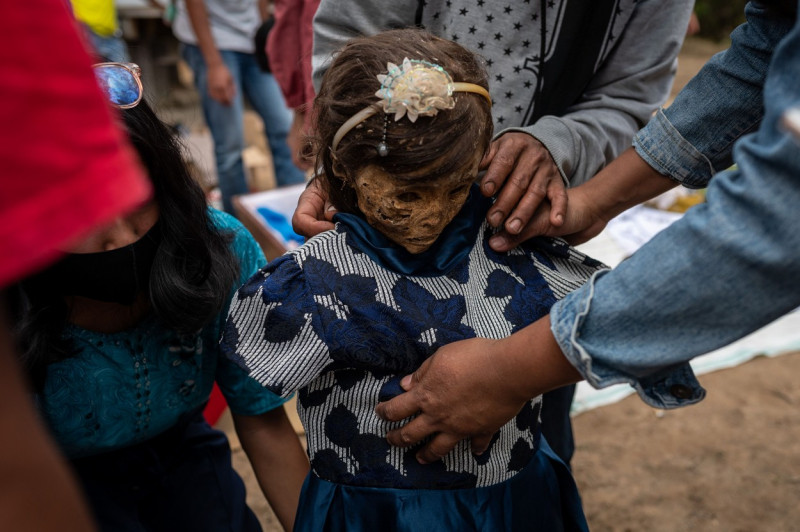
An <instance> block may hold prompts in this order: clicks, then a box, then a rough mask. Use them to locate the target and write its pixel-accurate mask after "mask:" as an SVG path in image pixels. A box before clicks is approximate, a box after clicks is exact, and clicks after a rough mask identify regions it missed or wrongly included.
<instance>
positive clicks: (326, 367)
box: [222, 189, 603, 530]
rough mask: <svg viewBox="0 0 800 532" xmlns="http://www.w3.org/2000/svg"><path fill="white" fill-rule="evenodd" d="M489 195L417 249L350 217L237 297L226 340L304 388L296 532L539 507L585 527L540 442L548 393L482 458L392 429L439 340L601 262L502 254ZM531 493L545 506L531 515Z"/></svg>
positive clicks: (538, 297)
mask: <svg viewBox="0 0 800 532" xmlns="http://www.w3.org/2000/svg"><path fill="white" fill-rule="evenodd" d="M488 206H489V204H488V202H487V201H486V200H485V199H484V198H482V197H480V194H479V193H477V192H476V189H474V190H473V192H472V194H471V195H470V199H469V200H468V203H467V205H466V206H465V208H464V209H462V211H461V213H459V215H458V216H457V217H456V219H454V220H453V222H451V224H450V225H449V226H448V227H447V229H446V230H445V232H444V234H443V235H442V236H441V237H440V238H439V240H437V242H436V243H435V244H434V246H433V247H432V248H431V249H429V250H428V251H426V252H424V253H422V254H417V255H411V254H409V253H407V252H405V250H403V249H402V248H399V247H398V246H396V245H394V244H393V243H391V241H389V240H388V239H386V237H384V236H383V235H381V234H380V233H378V232H377V231H375V230H373V229H372V228H371V227H369V226H368V225H367V224H366V222H365V221H364V220H363V219H361V218H359V217H356V216H354V215H341V214H340V215H337V216H338V218H337V219H338V223H337V226H336V229H335V230H333V231H328V232H325V233H323V234H321V235H318V236H317V237H315V238H313V239H311V240H310V241H309V242H307V243H306V244H305V245H303V246H302V247H300V248H298V249H296V250H294V251H292V252H289V253H287V254H286V255H284V256H282V257H280V258H279V259H277V260H275V261H273V262H272V263H270V264H269V265H268V266H267V267H266V268H264V269H262V270H261V271H259V272H258V273H257V274H256V275H255V276H253V277H252V278H251V279H250V281H249V282H248V283H247V284H245V285H244V286H243V287H242V288H241V289H240V290H239V292H238V294H237V295H236V297H235V298H234V301H233V303H232V306H231V311H230V314H229V319H228V323H227V326H226V330H225V332H224V335H223V340H222V348H223V351H224V352H225V353H226V354H227V355H228V356H230V357H231V358H233V359H234V360H236V361H238V362H239V363H240V364H242V365H243V366H244V367H245V368H246V369H247V370H249V371H250V375H251V376H252V377H254V378H255V379H256V380H257V381H259V382H261V383H262V384H263V385H264V386H266V387H267V388H268V389H270V390H272V391H273V392H275V393H277V394H279V395H282V396H286V395H289V394H291V393H293V392H295V391H298V390H299V395H298V412H299V414H300V418H301V420H302V422H303V426H304V427H305V430H306V434H307V437H308V453H309V457H310V460H311V466H312V473H311V474H310V475H309V478H308V479H307V481H306V486H305V487H304V492H303V496H302V498H301V506H300V509H299V510H298V522H297V527H298V528H299V529H308V530H314V529H316V530H321V529H322V527H329V528H330V529H338V528H341V529H347V530H353V529H371V528H373V527H374V526H378V525H381V526H383V525H387V524H389V525H391V524H396V526H398V527H399V528H398V529H405V527H406V526H408V527H409V528H411V527H415V528H418V527H419V526H420V525H426V524H430V525H431V526H435V527H436V529H437V530H442V529H453V530H464V529H471V528H476V529H487V526H488V528H489V529H495V528H500V529H502V528H514V525H513V523H525V524H526V527H527V526H528V525H529V524H530V523H531V519H534V520H537V519H538V520H541V523H542V526H544V527H546V528H545V529H547V530H558V529H559V528H560V527H559V526H556V525H558V523H561V525H562V526H563V527H564V529H575V527H576V526H577V528H581V526H585V521H584V520H583V514H582V510H581V509H580V502H579V498H578V497H577V492H576V491H575V488H574V484H573V483H572V480H571V477H570V476H569V474H568V472H566V468H565V467H564V466H563V464H561V465H560V466H559V465H558V464H556V465H551V464H552V463H553V460H554V458H552V457H547V458H546V459H545V457H544V456H543V455H544V453H542V452H539V451H540V450H541V449H542V448H543V447H546V445H545V444H543V440H541V439H540V425H539V410H540V407H541V397H538V398H535V399H533V400H532V401H530V402H529V403H528V404H527V405H526V406H525V407H524V408H523V410H522V411H521V412H520V413H519V414H518V415H517V416H516V418H515V419H514V420H512V421H510V422H509V423H507V424H506V425H505V426H504V427H503V428H502V429H501V430H500V431H499V432H498V434H497V435H496V436H495V438H494V440H493V442H492V444H491V446H490V448H489V450H488V451H487V452H485V453H484V454H482V455H481V456H475V455H473V454H472V453H471V452H470V448H469V442H461V443H460V444H459V445H458V446H457V447H456V449H455V450H454V451H453V452H451V453H450V454H448V455H447V456H446V457H444V458H443V459H442V460H441V461H440V462H437V463H435V464H430V465H420V464H419V463H418V462H417V461H416V459H415V457H414V456H415V452H416V448H411V449H401V448H396V447H392V446H390V445H389V444H388V443H387V441H386V439H385V435H386V433H387V431H388V430H390V429H392V428H395V427H396V426H397V424H396V423H389V422H386V421H383V420H382V419H380V418H378V417H377V416H376V415H375V412H374V408H375V405H376V404H377V403H378V402H379V401H380V400H385V399H386V398H388V397H391V396H393V395H395V394H396V393H400V392H401V391H402V390H401V389H400V388H399V384H398V381H399V379H400V378H401V377H402V376H404V375H406V374H408V373H410V372H412V371H414V369H416V368H417V367H418V366H419V365H420V364H421V363H422V362H423V361H424V360H425V359H426V358H427V357H429V356H430V355H431V354H433V353H434V352H435V351H436V349H438V348H439V347H441V346H443V345H445V344H448V343H450V342H454V341H456V340H461V339H464V338H472V337H476V336H477V337H485V338H503V337H506V336H508V335H510V334H511V333H513V332H515V331H517V330H519V329H521V328H523V327H525V326H526V325H529V324H530V323H532V322H533V321H535V320H536V319H538V318H540V317H541V316H544V315H545V314H547V312H548V310H549V309H550V307H551V306H552V304H553V303H554V302H555V301H556V300H557V299H559V298H561V297H563V296H564V295H565V294H566V293H568V292H570V291H571V290H574V289H575V288H577V287H578V286H580V285H581V284H583V283H584V282H585V281H586V280H587V279H588V278H589V277H590V276H591V275H592V273H594V272H595V271H597V270H598V269H600V268H602V267H603V266H602V264H600V263H598V262H597V261H595V260H593V259H590V258H588V257H586V256H584V255H582V254H580V253H579V252H577V251H575V250H574V249H572V248H570V247H569V246H568V245H567V244H566V243H564V242H563V241H560V240H556V239H535V240H532V241H530V242H528V243H526V244H525V245H523V246H521V247H519V248H517V249H515V250H513V251H511V252H509V253H496V252H494V251H493V250H491V249H490V248H489V245H488V239H489V236H491V229H490V228H489V226H488V225H487V224H485V222H483V218H484V216H485V214H486V211H487V209H488ZM535 458H536V459H535ZM556 460H557V459H556ZM559 467H560V469H559ZM553 468H556V469H558V471H557V472H555V473H554V472H553V471H554V470H553ZM545 471H549V472H546V473H545ZM523 472H524V473H525V474H524V475H522V473H523ZM523 477H524V478H525V481H524V482H523V481H522V480H520V479H522V478H523ZM530 477H537V478H538V480H534V481H531V480H530ZM542 477H547V480H546V481H545V479H543V478H542ZM562 477H563V478H562ZM515 479H516V480H515ZM510 486H511V489H509V487H510ZM514 486H516V487H514ZM509 493H511V495H509ZM554 493H555V494H556V495H554ZM477 494H480V495H479V497H478V498H479V499H482V500H484V502H481V503H478V502H476V500H475V497H476V496H478V495H477ZM509 497H510V498H509ZM554 497H555V498H554ZM378 499H380V501H381V502H380V503H378V502H377V501H378ZM411 500H415V501H417V502H415V503H414V504H412V503H411V502H410V501H411ZM512 500H513V501H512ZM533 500H539V501H542V503H543V504H542V506H545V507H547V508H546V509H545V513H547V515H544V514H543V513H542V510H541V509H539V510H537V512H538V513H537V514H536V515H535V516H531V515H530V514H531V509H532V507H535V506H537V504H534V503H533V502H532V501H533ZM486 501H490V502H486ZM498 501H501V502H500V503H499V505H498V504H497V503H498ZM502 501H505V502H502ZM512 502H513V504H512ZM420 504H421V506H419V505H420ZM487 504H489V505H492V504H494V505H495V506H497V508H496V509H495V510H492V511H489V510H487V507H486V505H487ZM481 506H482V507H481ZM553 506H557V507H556V508H553ZM567 506H569V508H566V507H567ZM428 507H430V511H433V512H434V513H433V514H430V512H429V511H428V510H427V509H426V508H428ZM448 508H450V510H448ZM467 508H472V509H471V510H467ZM565 508H566V509H565ZM472 514H475V515H472ZM564 515H566V516H567V517H564ZM499 522H503V523H506V524H505V525H498V523H499ZM400 523H404V524H403V526H400ZM575 523H578V524H577V525H576V524H575ZM551 525H553V526H551ZM326 529H327V528H326Z"/></svg>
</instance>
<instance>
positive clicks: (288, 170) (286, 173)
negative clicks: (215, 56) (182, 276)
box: [181, 44, 305, 214]
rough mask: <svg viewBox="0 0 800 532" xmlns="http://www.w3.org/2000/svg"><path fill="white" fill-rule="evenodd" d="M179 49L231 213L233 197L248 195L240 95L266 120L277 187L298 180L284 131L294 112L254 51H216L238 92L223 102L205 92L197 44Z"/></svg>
mask: <svg viewBox="0 0 800 532" xmlns="http://www.w3.org/2000/svg"><path fill="white" fill-rule="evenodd" d="M181 54H182V55H183V58H184V60H185V61H186V62H187V63H188V65H189V68H191V69H192V72H193V73H194V83H195V87H196V88H197V92H198V93H200V98H201V103H202V106H203V115H204V116H205V119H206V123H207V124H208V128H209V129H210V130H211V136H212V137H213V139H214V156H215V159H216V163H217V178H218V179H219V189H220V191H221V192H222V205H223V208H224V209H225V211H226V212H228V213H231V214H234V212H233V205H232V203H231V199H232V198H233V196H236V195H238V194H246V193H247V192H248V190H247V182H246V180H245V174H244V163H243V161H242V150H243V149H244V148H245V143H244V119H243V117H244V98H243V96H246V97H247V100H248V101H249V102H250V104H251V105H252V106H253V108H254V109H255V111H256V112H257V113H258V114H259V116H261V119H262V120H263V121H264V130H265V132H266V136H267V141H268V142H269V148H270V151H271V152H272V160H273V163H274V165H275V181H276V182H277V184H278V186H283V185H291V184H295V183H302V182H303V180H304V178H305V175H304V173H303V172H302V171H301V170H300V169H299V168H297V167H296V166H295V165H294V163H292V154H291V152H290V151H289V146H288V144H286V136H287V134H288V133H289V127H290V126H291V123H292V112H291V110H290V109H288V108H287V107H286V103H285V102H284V99H283V94H281V90H280V87H279V86H278V83H277V82H276V81H275V78H274V77H272V75H271V74H267V73H265V72H262V71H261V70H260V69H259V67H258V63H257V62H256V58H255V55H253V54H246V53H242V52H232V51H228V50H220V54H221V55H222V60H223V61H224V62H225V65H226V66H227V67H228V70H230V72H231V75H232V76H233V79H234V82H235V83H236V97H235V98H234V101H233V103H232V104H231V105H229V106H228V105H223V104H221V103H219V102H218V101H216V100H214V99H213V98H211V97H210V96H209V94H208V85H207V75H206V73H207V71H206V63H205V61H204V59H203V54H202V53H201V52H200V48H198V47H197V46H194V45H191V44H184V45H183V46H182V47H181Z"/></svg>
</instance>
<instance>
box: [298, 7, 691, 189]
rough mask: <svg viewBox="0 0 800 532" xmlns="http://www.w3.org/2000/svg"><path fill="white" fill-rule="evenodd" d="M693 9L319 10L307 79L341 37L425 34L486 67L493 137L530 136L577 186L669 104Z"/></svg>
mask: <svg viewBox="0 0 800 532" xmlns="http://www.w3.org/2000/svg"><path fill="white" fill-rule="evenodd" d="M693 4H694V2H692V1H691V0H673V1H669V2H663V1H657V0H638V1H637V0H592V1H587V0H502V1H497V0H393V1H392V2H379V1H376V0H322V2H321V3H320V7H319V10H318V11H317V15H316V17H315V19H314V58H313V64H314V80H315V84H316V86H317V87H319V82H320V80H321V77H322V73H323V72H324V70H325V68H326V64H327V62H328V61H329V59H330V57H331V55H332V53H334V52H335V50H336V49H338V48H339V47H340V46H342V45H343V44H344V43H345V41H346V40H347V39H348V38H351V37H353V36H356V35H372V34H375V33H378V32H380V31H382V30H385V29H389V28H398V27H410V26H414V25H419V26H422V27H424V28H425V29H427V30H428V31H430V32H432V33H434V34H436V35H438V36H440V37H444V38H448V39H451V40H454V41H456V42H458V43H460V44H462V45H464V46H465V47H467V48H469V49H470V50H472V51H474V52H476V53H478V54H480V55H481V56H482V57H483V58H484V59H485V60H486V64H487V67H488V70H489V74H490V91H491V94H492V99H493V102H494V105H493V108H492V115H493V117H494V124H495V131H496V132H497V133H498V135H502V134H503V133H506V132H508V131H514V130H517V131H525V132H527V133H529V134H531V135H533V136H534V137H536V138H537V139H538V140H539V141H541V142H542V143H543V144H544V145H545V146H546V147H547V149H548V150H549V151H550V153H551V155H552V156H553V159H554V160H555V162H556V164H557V165H558V167H559V170H560V171H561V174H562V176H563V177H564V179H565V180H567V182H569V183H570V184H571V185H577V184H580V183H582V182H584V181H586V180H588V179H589V178H590V177H592V176H593V175H594V174H595V173H597V171H598V170H600V169H601V168H602V167H603V166H604V165H605V164H606V163H608V162H609V161H611V160H612V159H613V158H615V157H616V156H617V155H619V154H620V153H621V152H622V151H623V150H624V149H625V148H627V147H629V146H630V144H631V139H632V138H633V134H634V133H635V132H636V131H637V130H638V129H639V128H641V127H642V126H643V125H644V124H645V123H647V121H648V120H649V118H650V116H651V114H652V113H653V111H655V110H656V109H657V108H658V107H659V106H660V105H662V104H663V103H664V102H665V101H666V99H667V97H668V95H669V90H670V87H671V85H672V80H673V77H674V73H675V65H676V57H677V54H678V51H679V49H680V46H681V44H682V42H683V37H684V35H685V33H686V28H687V24H688V21H689V16H690V14H691V9H692V6H693ZM412 59H413V58H412ZM398 60H402V58H398ZM459 81H469V80H459Z"/></svg>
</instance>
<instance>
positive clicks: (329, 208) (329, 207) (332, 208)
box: [326, 205, 336, 212]
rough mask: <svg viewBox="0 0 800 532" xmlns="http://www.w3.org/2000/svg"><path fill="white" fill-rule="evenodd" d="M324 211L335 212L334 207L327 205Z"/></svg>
mask: <svg viewBox="0 0 800 532" xmlns="http://www.w3.org/2000/svg"><path fill="white" fill-rule="evenodd" d="M326 210H327V211H328V212H333V211H335V210H336V207H334V206H333V205H328V208H327V209H326Z"/></svg>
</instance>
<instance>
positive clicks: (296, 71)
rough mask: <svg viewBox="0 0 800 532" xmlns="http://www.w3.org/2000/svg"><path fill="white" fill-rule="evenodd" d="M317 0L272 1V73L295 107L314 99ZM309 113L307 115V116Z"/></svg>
mask: <svg viewBox="0 0 800 532" xmlns="http://www.w3.org/2000/svg"><path fill="white" fill-rule="evenodd" d="M319 2H320V0H275V3H274V6H275V12H274V15H275V25H274V26H273V27H272V30H271V31H270V32H269V39H268V40H267V57H269V66H270V70H272V74H273V75H274V76H275V79H276V80H277V81H278V85H280V87H281V91H283V97H284V98H285V99H286V105H288V106H289V107H291V108H292V109H297V108H298V107H301V106H302V105H304V104H310V103H311V102H312V100H313V99H314V85H313V84H312V83H311V53H312V46H313V42H314V30H313V27H312V24H311V23H312V21H313V19H314V14H315V13H316V12H317V7H319ZM306 116H308V114H307V115H306Z"/></svg>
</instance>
